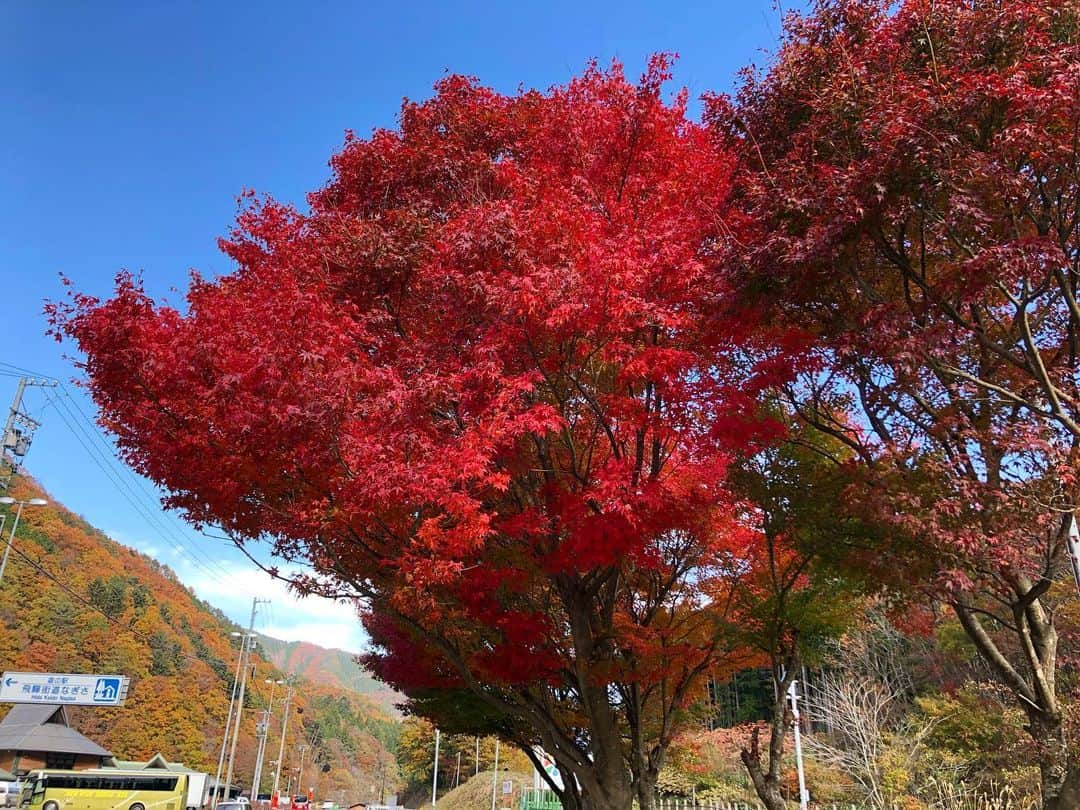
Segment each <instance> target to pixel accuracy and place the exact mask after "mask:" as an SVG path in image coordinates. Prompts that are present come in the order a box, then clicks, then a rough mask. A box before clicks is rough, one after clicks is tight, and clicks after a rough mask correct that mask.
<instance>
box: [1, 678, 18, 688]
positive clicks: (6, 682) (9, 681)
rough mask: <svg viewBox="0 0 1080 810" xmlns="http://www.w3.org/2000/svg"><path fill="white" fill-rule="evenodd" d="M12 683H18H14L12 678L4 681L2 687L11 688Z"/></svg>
mask: <svg viewBox="0 0 1080 810" xmlns="http://www.w3.org/2000/svg"><path fill="white" fill-rule="evenodd" d="M13 683H18V681H16V680H15V679H14V678H8V679H7V680H6V681H4V686H11V685H12V684H13Z"/></svg>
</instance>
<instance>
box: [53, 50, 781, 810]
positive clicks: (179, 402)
mask: <svg viewBox="0 0 1080 810" xmlns="http://www.w3.org/2000/svg"><path fill="white" fill-rule="evenodd" d="M667 78H668V63H667V60H666V59H665V58H662V57H658V58H656V59H654V60H653V62H652V63H651V64H650V67H649V70H648V71H647V73H646V74H645V76H643V78H642V80H641V81H640V83H637V84H634V83H631V82H628V81H626V80H625V78H624V77H623V74H622V71H621V69H620V68H619V67H618V66H615V67H613V68H611V69H610V70H601V69H598V68H597V67H595V66H593V67H590V68H589V69H588V70H587V71H585V73H584V74H583V75H582V76H580V77H579V78H576V79H574V80H573V81H571V82H570V83H569V84H568V85H566V86H564V87H557V88H554V89H552V90H550V91H549V92H545V93H541V92H534V91H523V92H520V93H518V94H516V95H512V96H505V95H500V94H498V93H495V92H493V91H491V90H489V89H486V88H484V87H482V86H480V85H478V84H477V83H476V82H475V81H473V80H470V79H467V78H462V77H459V76H451V77H448V78H446V79H444V80H442V81H441V82H439V83H438V85H437V86H436V94H435V96H434V97H433V98H432V99H431V100H429V101H426V102H423V103H407V104H405V106H404V107H403V109H402V112H401V118H400V127H399V128H398V129H397V130H394V131H378V132H375V133H374V134H373V135H372V136H371V137H370V138H366V139H362V138H356V137H354V136H351V135H350V136H349V137H348V139H347V142H346V144H345V147H344V148H343V149H342V151H341V152H339V153H338V154H336V155H335V156H334V157H333V158H332V160H331V166H332V169H333V177H332V179H331V180H330V182H329V183H328V185H327V186H326V187H325V188H323V189H321V190H320V191H318V192H316V193H314V194H312V195H310V197H309V199H308V202H309V206H310V210H309V211H307V212H301V211H298V210H296V209H294V208H292V207H290V206H287V205H283V204H280V203H277V202H274V201H272V200H269V199H254V198H252V199H250V200H249V202H248V204H247V206H246V207H245V208H244V209H243V210H242V212H241V214H240V215H239V219H238V224H237V227H236V229H235V231H234V232H233V233H232V235H231V237H230V238H229V239H227V240H224V241H223V242H222V247H223V249H224V250H225V251H226V253H227V254H228V255H229V256H231V257H232V258H233V259H234V260H235V261H236V263H237V269H236V270H235V272H233V273H232V274H230V275H228V276H225V277H223V278H220V279H216V280H213V281H210V280H206V279H202V278H199V277H195V278H194V279H193V281H192V284H191V289H190V291H189V293H188V297H187V310H186V312H179V311H177V310H175V309H171V308H168V307H166V306H161V305H157V304H155V303H154V302H153V301H151V300H150V299H149V298H148V297H147V296H146V294H145V293H144V292H143V290H142V289H141V287H140V284H139V282H138V281H137V280H136V279H134V278H132V277H130V276H126V275H125V276H121V277H120V278H119V281H118V286H117V289H116V294H115V297H113V298H112V299H111V300H107V301H99V300H95V299H93V298H89V297H86V296H82V295H75V296H74V297H73V300H72V301H71V302H70V303H69V304H67V305H63V306H55V307H53V314H54V318H55V323H56V328H57V329H58V330H59V331H60V332H62V333H63V334H66V335H68V336H70V337H72V338H74V339H75V340H76V341H77V342H78V345H79V347H80V348H81V349H82V350H83V351H84V352H85V354H86V361H85V370H86V374H87V384H88V386H89V389H90V391H91V393H92V394H93V396H94V399H95V401H96V402H97V404H98V406H99V408H100V410H101V419H102V422H103V423H104V425H105V426H106V427H108V428H109V429H110V430H111V431H112V432H113V433H114V434H115V435H116V437H117V439H118V442H119V445H120V447H121V448H122V451H123V453H124V454H125V457H126V459H127V460H128V461H129V462H130V463H131V464H132V465H133V466H134V467H135V468H136V469H138V470H139V471H140V472H142V473H144V474H146V475H147V476H149V477H150V478H152V479H153V480H154V481H156V482H158V483H159V484H161V485H162V486H163V487H164V488H165V489H166V490H167V491H168V492H169V493H170V494H169V496H168V503H169V505H171V506H173V507H176V508H178V509H180V510H183V512H184V513H185V514H186V515H187V516H188V517H189V518H190V519H191V520H192V521H194V522H196V523H210V524H215V525H219V526H221V527H223V528H224V529H225V530H226V531H227V532H228V533H230V535H231V536H233V537H234V538H235V539H236V540H237V541H238V542H240V543H251V542H255V541H256V540H257V539H259V538H263V537H270V538H272V539H273V543H274V551H275V553H276V554H277V555H279V556H281V557H283V558H286V559H301V560H304V561H306V562H308V563H310V565H311V566H312V569H313V571H314V572H315V573H314V574H313V575H311V576H310V577H307V578H304V579H302V580H301V581H299V582H298V587H300V588H301V589H305V590H310V591H314V592H322V593H330V594H345V595H348V596H356V597H362V598H363V599H364V600H365V604H366V605H367V612H366V614H365V615H366V621H367V624H368V627H369V629H370V630H371V632H372V634H373V636H374V638H375V640H376V642H377V644H378V645H379V647H377V649H376V653H375V654H374V655H373V656H372V662H373V665H374V666H375V667H376V668H377V669H378V671H379V672H380V673H381V674H382V676H383V677H384V678H386V679H387V680H388V681H389V682H391V683H392V684H394V685H395V686H397V687H399V688H401V689H403V690H404V691H405V692H406V693H410V692H423V691H424V690H430V689H431V688H441V689H444V690H469V692H470V693H471V694H472V696H473V697H474V698H475V699H477V700H479V701H480V703H481V704H482V705H483V706H484V707H485V711H486V712H487V713H488V714H489V715H494V716H496V717H497V718H500V721H499V722H501V723H502V724H503V727H504V728H507V729H509V728H513V729H518V730H520V729H527V732H528V735H529V739H530V740H531V741H533V742H536V743H539V744H541V745H543V746H544V747H545V748H546V749H547V750H548V751H549V752H551V754H552V755H553V756H554V757H555V759H556V761H557V763H558V765H559V767H560V769H561V770H563V772H564V774H565V775H566V777H567V778H566V779H565V780H564V781H565V782H566V783H567V785H568V787H567V789H566V790H565V791H564V795H563V799H564V806H567V807H568V808H572V807H583V806H587V807H594V808H608V807H610V808H629V807H630V806H631V803H632V802H633V801H634V800H635V799H637V801H638V802H639V804H640V807H642V808H643V810H645V809H646V808H648V807H650V806H652V801H653V790H652V786H653V782H654V780H655V776H656V773H657V772H658V770H659V768H660V767H661V765H662V763H663V757H664V752H665V750H666V747H667V745H668V744H669V743H670V741H671V739H672V736H673V734H674V732H675V730H676V728H675V726H676V720H677V718H678V716H679V709H680V708H681V707H682V706H683V705H684V704H685V703H686V702H688V701H689V700H690V699H691V698H692V697H693V696H694V695H695V690H696V689H697V688H698V685H699V684H700V682H701V679H702V677H703V676H704V674H705V673H707V672H708V671H709V670H711V669H715V668H717V667H721V666H723V665H724V664H725V662H727V661H728V660H729V658H730V656H731V655H732V654H733V651H732V650H731V649H729V648H728V647H727V645H726V644H725V641H724V636H723V634H721V633H719V632H717V630H718V628H719V627H720V626H721V623H722V620H723V618H724V617H723V613H724V611H725V607H726V606H725V602H724V600H722V599H719V598H717V599H713V600H707V599H702V598H701V593H702V588H703V586H704V585H706V584H708V583H710V582H712V583H714V584H713V585H711V586H710V588H711V592H713V593H721V592H722V581H723V578H724V577H727V576H730V575H731V574H732V572H733V571H737V570H738V567H739V566H738V565H736V564H733V562H732V549H738V548H742V547H743V546H744V545H745V543H746V537H745V535H746V533H747V532H748V531H750V529H748V528H747V527H745V526H744V525H743V524H742V522H741V520H740V516H741V512H740V509H739V508H738V505H737V503H736V500H735V498H733V497H732V496H731V495H730V494H729V493H728V491H727V489H726V488H725V476H726V471H727V463H728V459H729V457H730V456H731V454H732V453H734V452H741V451H745V450H747V449H749V448H752V447H754V446H755V445H757V444H758V443H760V442H762V441H765V440H768V439H769V438H770V436H771V435H772V433H773V432H774V431H775V426H773V425H772V424H771V423H770V422H768V421H767V420H762V419H760V418H758V416H757V412H756V406H755V404H754V403H755V397H756V396H757V394H758V392H759V391H760V390H761V389H763V388H764V387H767V386H769V385H772V384H774V383H775V382H776V381H777V379H779V378H780V377H782V376H783V375H784V374H786V373H787V368H788V365H789V363H788V356H789V354H790V350H789V348H788V347H789V344H790V341H787V340H785V339H783V336H782V335H779V334H777V333H775V332H773V331H771V330H766V329H764V328H762V327H761V325H760V324H759V323H758V322H757V321H756V320H755V319H754V318H752V317H746V316H745V313H742V314H741V315H740V317H739V318H732V317H729V316H725V315H722V314H719V313H723V312H725V311H727V310H726V309H725V307H723V306H721V304H722V303H723V301H724V300H725V297H726V296H727V295H728V294H729V289H728V287H727V285H726V282H725V279H724V276H723V275H721V274H718V273H716V272H715V269H714V259H715V256H716V255H717V253H718V251H719V250H721V249H722V247H723V246H724V245H725V244H726V243H727V242H728V241H730V240H731V239H732V238H734V234H733V233H732V231H731V228H730V225H729V224H728V223H727V222H726V221H725V216H726V201H727V195H728V189H729V177H730V173H731V167H732V164H733V161H732V160H731V159H730V157H729V156H728V155H727V154H726V153H724V152H723V151H721V150H718V149H717V148H716V144H715V141H714V140H713V139H712V138H711V137H710V135H709V133H708V132H707V131H706V130H705V128H703V127H702V126H700V125H697V124H694V123H692V122H690V121H689V120H688V119H687V117H686V112H685V103H686V97H685V94H683V95H680V96H678V97H676V98H675V99H674V100H673V101H672V102H666V101H665V100H664V98H663V96H662V92H661V87H662V85H663V83H664V81H665V80H666V79H667ZM485 722H487V721H486V720H485Z"/></svg>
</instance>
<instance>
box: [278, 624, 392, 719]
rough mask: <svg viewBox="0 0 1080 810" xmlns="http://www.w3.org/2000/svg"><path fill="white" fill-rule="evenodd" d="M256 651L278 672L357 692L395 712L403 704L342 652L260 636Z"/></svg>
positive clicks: (305, 643)
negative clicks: (260, 652) (259, 651)
mask: <svg viewBox="0 0 1080 810" xmlns="http://www.w3.org/2000/svg"><path fill="white" fill-rule="evenodd" d="M259 648H260V650H261V651H262V653H263V655H264V656H266V658H267V659H268V660H269V661H270V662H271V663H272V664H273V665H274V666H276V667H277V668H278V669H280V670H282V671H284V672H291V673H293V674H294V675H297V676H299V677H301V678H306V679H307V680H309V681H312V682H313V683H320V684H322V685H323V686H327V687H329V688H332V689H340V690H345V691H349V692H357V693H359V694H361V695H365V696H367V697H368V698H370V699H371V700H373V701H375V702H376V703H378V704H379V705H380V706H383V707H384V708H386V709H388V710H390V711H391V712H393V711H395V706H396V705H397V704H398V703H401V702H402V701H403V700H404V697H402V696H401V695H399V694H398V693H397V692H395V691H394V690H392V689H390V688H388V687H387V686H386V684H384V683H382V682H380V681H377V680H375V678H373V677H372V676H371V674H370V673H369V672H368V671H367V670H366V669H364V668H363V667H362V666H360V664H359V663H357V661H356V657H355V656H354V655H352V654H350V653H348V652H345V651H344V650H336V649H327V648H325V647H320V646H319V645H318V644H312V643H311V642H310V641H281V640H280V639H276V638H270V637H269V636H261V637H260V638H259Z"/></svg>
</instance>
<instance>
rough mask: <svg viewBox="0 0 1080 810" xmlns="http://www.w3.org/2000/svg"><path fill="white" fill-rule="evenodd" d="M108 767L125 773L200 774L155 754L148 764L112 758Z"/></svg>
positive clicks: (134, 760) (159, 754)
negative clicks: (166, 772) (168, 772)
mask: <svg viewBox="0 0 1080 810" xmlns="http://www.w3.org/2000/svg"><path fill="white" fill-rule="evenodd" d="M108 767H110V768H117V769H118V770H123V771H172V772H173V773H200V771H195V770H192V769H191V768H189V767H187V766H186V765H182V764H180V763H179V762H169V761H168V760H167V759H165V757H164V756H162V755H161V753H157V754H154V755H153V756H152V757H150V759H148V760H147V761H146V762H141V761H139V760H136V759H117V758H116V757H111V758H110V759H109V764H108Z"/></svg>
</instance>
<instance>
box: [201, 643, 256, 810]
mask: <svg viewBox="0 0 1080 810" xmlns="http://www.w3.org/2000/svg"><path fill="white" fill-rule="evenodd" d="M233 635H234V636H240V655H239V656H238V657H237V659H236V674H235V675H234V676H233V682H232V695H230V696H229V714H228V716H227V717H226V718H225V728H224V729H223V734H222V737H221V753H220V754H219V755H218V763H217V773H216V774H214V797H213V800H212V801H211V802H210V807H211V808H212V810H217V806H218V801H220V799H221V772H222V770H223V769H224V768H225V751H226V750H227V749H228V747H229V731H230V729H232V720H233V708H234V707H235V706H236V693H237V691H238V690H239V688H240V669H241V668H242V667H243V666H244V651H243V650H244V642H245V641H246V640H247V637H246V636H244V634H243V633H233Z"/></svg>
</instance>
